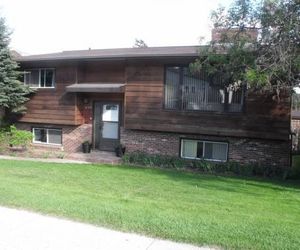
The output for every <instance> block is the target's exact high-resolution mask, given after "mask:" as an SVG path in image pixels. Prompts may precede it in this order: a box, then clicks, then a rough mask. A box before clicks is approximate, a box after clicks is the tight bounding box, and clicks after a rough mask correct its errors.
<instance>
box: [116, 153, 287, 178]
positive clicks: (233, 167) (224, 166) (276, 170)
mask: <svg viewBox="0 0 300 250" xmlns="http://www.w3.org/2000/svg"><path fill="white" fill-rule="evenodd" d="M122 160H123V162H124V163H127V164H136V165H142V166H149V167H160V168H173V169H194V170H196V171H199V172H204V173H211V174H235V175H241V176H264V177H283V176H284V172H285V168H280V167H277V166H276V167H275V166H262V165H258V164H247V165H246V164H244V165H242V164H239V163H238V162H232V161H231V162H209V161H204V160H187V159H182V158H179V157H173V156H164V155H149V154H145V153H142V152H136V153H126V154H125V155H124V156H123V158H122Z"/></svg>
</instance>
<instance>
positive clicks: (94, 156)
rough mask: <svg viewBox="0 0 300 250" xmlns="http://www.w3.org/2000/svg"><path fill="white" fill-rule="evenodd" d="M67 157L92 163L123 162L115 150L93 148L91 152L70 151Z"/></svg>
mask: <svg viewBox="0 0 300 250" xmlns="http://www.w3.org/2000/svg"><path fill="white" fill-rule="evenodd" d="M65 158H66V159H69V160H75V161H81V162H90V163H109V164H118V163H120V162H121V158H120V157H117V156H116V155H115V153H114V152H107V151H98V150H93V151H91V153H88V154H84V153H79V152H78V153H69V154H67V155H66V156H65Z"/></svg>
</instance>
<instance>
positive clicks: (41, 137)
mask: <svg viewBox="0 0 300 250" xmlns="http://www.w3.org/2000/svg"><path fill="white" fill-rule="evenodd" d="M33 142H34V143H43V144H54V145H61V144H62V130H61V129H50V128H49V129H48V128H33Z"/></svg>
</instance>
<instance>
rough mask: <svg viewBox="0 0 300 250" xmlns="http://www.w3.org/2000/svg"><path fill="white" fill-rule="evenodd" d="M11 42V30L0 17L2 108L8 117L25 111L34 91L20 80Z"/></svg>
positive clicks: (0, 86)
mask: <svg viewBox="0 0 300 250" xmlns="http://www.w3.org/2000/svg"><path fill="white" fill-rule="evenodd" d="M9 42H10V32H9V31H8V29H7V27H6V24H5V20H4V18H1V17H0V108H2V109H4V110H5V116H6V118H9V115H11V114H12V113H23V112H25V110H26V108H25V107H24V103H25V102H26V101H28V100H29V98H28V95H29V94H30V93H32V92H33V91H32V90H31V89H30V88H29V87H27V86H25V85H24V84H23V83H22V82H21V81H20V80H19V79H20V78H21V76H22V73H21V72H19V71H18V69H19V67H18V64H17V63H16V62H15V61H14V60H13V58H12V56H11V53H10V50H9V47H8V46H9Z"/></svg>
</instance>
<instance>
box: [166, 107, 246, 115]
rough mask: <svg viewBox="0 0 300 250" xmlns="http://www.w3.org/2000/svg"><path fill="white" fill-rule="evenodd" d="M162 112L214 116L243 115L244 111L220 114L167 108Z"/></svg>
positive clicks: (217, 112) (208, 111)
mask: <svg viewBox="0 0 300 250" xmlns="http://www.w3.org/2000/svg"><path fill="white" fill-rule="evenodd" d="M163 111H166V112H177V113H182V114H186V113H190V114H195V113H198V114H215V115H243V114H244V111H239V112H229V111H227V112H225V111H224V112H220V111H212V110H182V109H167V108H163Z"/></svg>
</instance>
